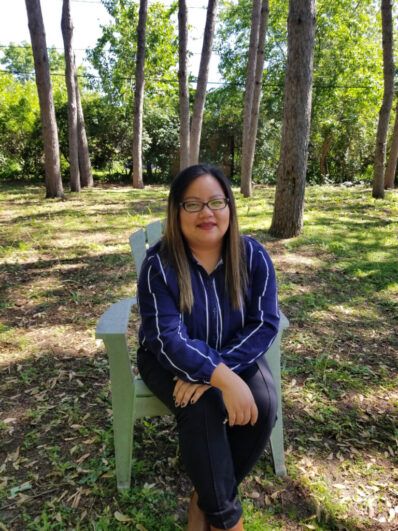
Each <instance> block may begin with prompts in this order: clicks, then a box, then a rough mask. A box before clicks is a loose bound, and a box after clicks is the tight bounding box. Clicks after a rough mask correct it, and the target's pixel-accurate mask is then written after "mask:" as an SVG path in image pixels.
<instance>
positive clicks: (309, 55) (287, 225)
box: [270, 0, 315, 238]
mask: <svg viewBox="0 0 398 531" xmlns="http://www.w3.org/2000/svg"><path fill="white" fill-rule="evenodd" d="M314 33H315V0H290V2H289V17H288V57H287V69H286V80H285V97H284V111H283V126H282V142H281V154H280V159H279V166H278V174H277V185H276V193H275V204H274V212H273V218H272V224H271V228H270V233H271V234H272V235H273V236H276V237H279V238H291V237H293V236H297V235H298V234H299V233H300V231H301V229H302V226H303V211H304V192H305V177H306V171H307V159H308V140H309V132H310V122H311V96H312V72H313V51H314Z"/></svg>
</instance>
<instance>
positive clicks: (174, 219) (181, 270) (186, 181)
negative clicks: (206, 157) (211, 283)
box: [161, 164, 247, 312]
mask: <svg viewBox="0 0 398 531" xmlns="http://www.w3.org/2000/svg"><path fill="white" fill-rule="evenodd" d="M203 175H211V176H212V177H214V178H215V179H217V181H218V182H219V183H220V185H221V187H222V189H223V191H224V193H225V197H227V198H228V201H229V202H228V206H229V211H230V218H229V227H228V230H227V232H226V233H225V236H224V245H223V259H224V263H225V271H226V275H225V282H226V286H227V287H228V292H229V296H230V299H231V302H232V306H233V307H234V308H235V309H239V308H241V307H242V305H243V304H244V295H245V292H246V288H247V267H246V253H245V248H244V243H243V241H242V238H241V236H240V233H239V226H238V219H237V212H236V205H235V199H234V195H233V193H232V189H231V185H230V183H229V181H228V179H227V178H226V177H225V175H224V174H223V172H222V171H221V170H219V169H218V168H216V167H214V166H211V165H209V164H196V165H194V166H189V167H188V168H185V169H184V170H182V171H181V172H180V173H179V174H178V175H177V177H175V179H174V180H173V182H172V183H171V188H170V193H169V199H168V204H167V220H166V228H165V233H164V237H163V240H162V247H161V249H162V254H163V256H164V257H165V258H166V260H167V261H169V262H171V263H172V264H173V266H174V267H175V269H176V272H177V279H178V285H179V288H180V310H181V311H182V312H183V311H188V312H190V311H191V310H192V306H193V302H194V301H193V293H192V285H191V275H190V270H189V261H188V257H187V248H186V245H187V244H186V242H185V239H184V236H183V234H182V231H181V226H180V208H181V207H180V203H181V201H182V199H183V196H184V193H185V190H186V189H187V188H188V186H189V185H190V184H191V183H192V182H193V181H194V180H195V179H197V178H198V177H202V176H203Z"/></svg>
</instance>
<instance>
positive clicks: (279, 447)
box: [271, 406, 287, 476]
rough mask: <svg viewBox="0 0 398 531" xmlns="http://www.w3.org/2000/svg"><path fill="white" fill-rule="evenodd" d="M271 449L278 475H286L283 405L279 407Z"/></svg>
mask: <svg viewBox="0 0 398 531" xmlns="http://www.w3.org/2000/svg"><path fill="white" fill-rule="evenodd" d="M271 450H272V460H273V462H274V470H275V474H276V475H277V476H286V475H287V471H286V466H285V450H284V444H283V419H282V407H281V406H279V407H278V420H277V421H276V424H275V426H274V429H273V430H272V433H271Z"/></svg>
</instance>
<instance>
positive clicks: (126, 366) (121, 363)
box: [96, 221, 289, 490]
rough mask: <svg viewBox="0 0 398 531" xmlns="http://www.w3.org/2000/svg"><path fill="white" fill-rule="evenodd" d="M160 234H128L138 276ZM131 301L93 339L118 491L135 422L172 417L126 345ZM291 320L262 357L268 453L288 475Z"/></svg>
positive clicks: (124, 485) (152, 228)
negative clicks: (270, 386)
mask: <svg viewBox="0 0 398 531" xmlns="http://www.w3.org/2000/svg"><path fill="white" fill-rule="evenodd" d="M162 231H163V224H162V222H161V221H155V222H153V223H150V224H149V225H148V226H147V227H146V228H145V229H140V230H138V231H137V232H134V234H132V235H131V236H130V245H131V251H132V255H133V259H134V262H135V267H136V271H137V277H138V274H139V271H140V269H141V265H142V262H143V260H144V258H145V252H146V249H147V247H149V246H151V245H153V244H154V243H156V242H157V241H158V240H159V239H160V237H161V235H162ZM136 303H137V299H136V298H135V297H132V298H129V299H123V300H121V301H119V302H116V303H115V304H112V306H111V307H110V308H109V309H108V310H107V311H106V312H105V313H104V314H103V315H102V316H101V318H100V320H99V321H98V324H97V329H96V337H97V338H98V339H102V340H103V342H104V344H105V349H106V352H107V354H108V357H109V368H110V377H111V393H112V412H113V432H114V444H115V458H116V479H117V488H118V489H119V490H123V489H128V488H129V487H130V482H131V462H132V455H133V437H134V423H135V421H136V420H137V419H139V418H141V417H154V416H157V415H169V414H171V413H170V411H169V410H168V409H167V407H166V406H165V405H164V404H163V403H162V402H160V400H158V399H157V398H156V397H155V396H154V395H153V394H152V392H151V391H150V390H149V389H148V388H147V386H146V385H145V384H144V382H143V381H142V379H141V378H140V377H139V376H138V375H136V374H135V372H134V371H133V365H132V362H131V358H130V354H129V349H128V345H127V328H128V323H129V319H130V312H131V309H132V307H133V306H134V305H135V304H136ZM288 326H289V321H288V320H287V319H286V317H285V316H284V315H283V314H282V313H281V323H280V329H279V333H278V336H277V338H276V339H275V341H274V343H273V344H272V346H271V348H270V349H269V350H268V352H267V354H266V356H267V360H268V363H269V366H270V369H271V371H272V374H273V377H274V380H275V384H276V389H277V393H278V402H279V406H278V420H277V422H276V424H275V427H274V429H273V431H272V434H271V450H272V457H273V463H274V470H275V473H276V474H277V475H278V476H285V475H286V467H285V454H284V444H283V419H282V403H281V350H280V344H281V338H282V333H283V330H284V329H285V328H287V327H288Z"/></svg>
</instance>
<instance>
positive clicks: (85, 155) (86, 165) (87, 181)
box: [75, 67, 94, 188]
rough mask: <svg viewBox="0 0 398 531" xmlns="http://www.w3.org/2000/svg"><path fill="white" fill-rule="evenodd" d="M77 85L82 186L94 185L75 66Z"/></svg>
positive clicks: (78, 137)
mask: <svg viewBox="0 0 398 531" xmlns="http://www.w3.org/2000/svg"><path fill="white" fill-rule="evenodd" d="M75 80H76V81H75V87H76V104H77V139H78V147H79V172H80V184H81V186H82V188H85V187H91V186H94V179H93V172H92V170H91V161H90V153H89V149H88V142H87V134H86V125H85V123H84V113H83V107H82V101H81V97H80V90H79V83H78V81H77V75H76V67H75Z"/></svg>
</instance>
